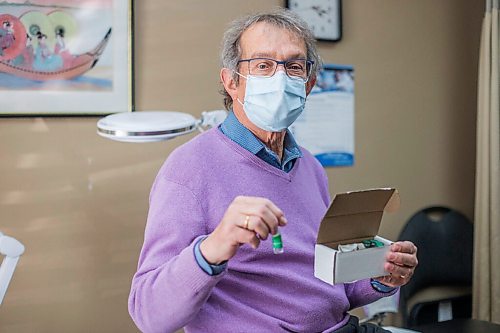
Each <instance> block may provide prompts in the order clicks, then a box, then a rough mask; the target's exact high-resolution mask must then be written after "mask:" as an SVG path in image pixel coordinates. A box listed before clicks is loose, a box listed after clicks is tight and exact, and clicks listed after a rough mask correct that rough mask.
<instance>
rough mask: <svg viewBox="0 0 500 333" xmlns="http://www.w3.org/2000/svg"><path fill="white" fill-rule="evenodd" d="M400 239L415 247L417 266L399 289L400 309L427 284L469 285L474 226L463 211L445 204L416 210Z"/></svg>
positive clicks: (404, 312)
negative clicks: (410, 242) (408, 241)
mask: <svg viewBox="0 0 500 333" xmlns="http://www.w3.org/2000/svg"><path fill="white" fill-rule="evenodd" d="M399 239H400V240H410V241H412V242H413V243H414V244H415V245H416V246H417V247H418V253H417V258H418V261H419V264H418V267H417V269H416V270H415V273H414V275H413V277H412V279H411V281H410V282H409V283H408V284H407V285H405V286H403V287H402V288H401V292H400V294H401V299H400V304H401V309H402V310H403V318H405V319H406V315H407V314H406V302H407V300H408V299H409V298H410V297H411V296H412V295H414V294H415V293H416V292H417V291H419V290H422V289H423V288H426V287H430V286H440V285H442V286H453V285H462V286H470V285H472V257H473V225H472V223H471V222H470V221H469V220H468V219H467V217H465V216H464V215H463V214H461V213H459V212H458V211H456V210H453V209H450V208H447V207H429V208H425V209H422V210H420V211H418V212H417V213H415V214H414V215H413V216H412V217H411V218H410V219H409V220H408V222H407V224H406V226H405V227H404V228H403V230H402V232H401V234H400V236H399Z"/></svg>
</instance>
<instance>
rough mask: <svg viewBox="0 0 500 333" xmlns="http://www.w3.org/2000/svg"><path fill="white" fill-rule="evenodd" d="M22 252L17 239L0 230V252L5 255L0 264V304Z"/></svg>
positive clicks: (22, 247)
mask: <svg viewBox="0 0 500 333" xmlns="http://www.w3.org/2000/svg"><path fill="white" fill-rule="evenodd" d="M23 253H24V245H23V244H21V242H19V241H18V240H16V239H14V238H12V237H9V236H5V235H4V234H2V233H1V232H0V254H2V255H5V258H4V259H3V261H2V265H1V266H0V305H1V304H2V301H3V298H4V296H5V293H6V292H7V287H8V286H9V283H10V280H11V279H12V275H13V274H14V270H15V269H16V265H17V262H18V261H19V257H20V256H21V255H22V254H23Z"/></svg>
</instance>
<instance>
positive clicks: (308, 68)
mask: <svg viewBox="0 0 500 333" xmlns="http://www.w3.org/2000/svg"><path fill="white" fill-rule="evenodd" d="M252 60H271V61H274V62H275V63H276V68H275V69H274V73H273V74H272V75H269V76H267V75H261V77H273V76H274V74H276V70H277V69H278V66H279V65H283V68H284V69H285V73H286V75H287V76H288V77H289V78H291V79H302V80H304V83H307V81H309V78H310V77H311V69H312V66H313V65H314V60H307V59H303V58H297V59H289V60H282V61H279V60H276V59H271V58H264V57H258V58H249V59H241V60H238V62H237V63H236V65H239V64H240V63H242V62H248V73H249V74H250V61H252ZM297 60H305V62H306V73H307V77H306V79H304V78H302V77H300V76H293V75H291V76H290V75H288V71H287V69H286V66H285V64H286V63H287V62H291V61H297ZM250 75H251V74H250Z"/></svg>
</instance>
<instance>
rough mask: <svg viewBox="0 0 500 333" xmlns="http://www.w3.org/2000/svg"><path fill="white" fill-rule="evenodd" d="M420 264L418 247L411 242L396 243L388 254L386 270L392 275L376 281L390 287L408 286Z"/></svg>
mask: <svg viewBox="0 0 500 333" xmlns="http://www.w3.org/2000/svg"><path fill="white" fill-rule="evenodd" d="M417 264H418V260H417V247H416V246H415V245H414V244H413V243H412V242H410V241H404V242H396V243H394V244H392V245H391V249H390V251H389V252H388V253H387V256H386V262H385V264H384V268H385V270H386V271H387V272H389V273H390V274H389V275H387V276H383V277H379V278H376V279H375V280H377V281H379V282H381V283H383V284H385V285H386V286H389V287H400V286H403V285H405V284H407V283H408V282H409V281H410V279H411V277H412V276H413V272H414V271H415V267H416V266H417Z"/></svg>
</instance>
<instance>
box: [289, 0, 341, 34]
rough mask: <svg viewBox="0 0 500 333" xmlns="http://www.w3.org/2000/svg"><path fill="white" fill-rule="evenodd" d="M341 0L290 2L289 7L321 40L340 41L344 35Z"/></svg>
mask: <svg viewBox="0 0 500 333" xmlns="http://www.w3.org/2000/svg"><path fill="white" fill-rule="evenodd" d="M340 1H341V0H288V1H287V7H288V8H289V9H290V10H292V11H293V12H295V13H296V14H298V15H299V16H300V17H301V18H302V19H304V21H306V22H307V24H308V25H309V27H310V28H311V30H312V31H313V33H314V37H316V38H317V39H319V40H329V41H338V40H340V38H341V35H342V29H341V15H340V10H341V4H340Z"/></svg>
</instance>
